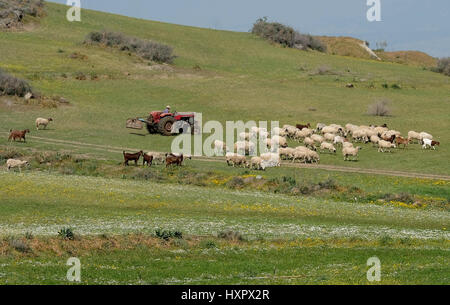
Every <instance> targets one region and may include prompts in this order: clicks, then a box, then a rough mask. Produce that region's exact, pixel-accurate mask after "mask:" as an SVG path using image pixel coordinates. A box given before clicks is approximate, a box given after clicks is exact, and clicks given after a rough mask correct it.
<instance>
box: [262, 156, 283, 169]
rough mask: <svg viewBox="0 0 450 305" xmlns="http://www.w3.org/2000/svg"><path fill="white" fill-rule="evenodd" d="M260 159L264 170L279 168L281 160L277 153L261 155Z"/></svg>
mask: <svg viewBox="0 0 450 305" xmlns="http://www.w3.org/2000/svg"><path fill="white" fill-rule="evenodd" d="M261 159H262V160H263V161H264V168H267V167H279V166H281V158H280V155H279V154H278V153H265V154H261Z"/></svg>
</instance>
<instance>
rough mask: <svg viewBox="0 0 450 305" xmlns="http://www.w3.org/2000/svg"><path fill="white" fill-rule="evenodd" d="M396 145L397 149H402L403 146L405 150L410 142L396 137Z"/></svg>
mask: <svg viewBox="0 0 450 305" xmlns="http://www.w3.org/2000/svg"><path fill="white" fill-rule="evenodd" d="M395 144H397V147H400V145H401V144H403V148H406V146H408V144H409V140H408V139H405V138H402V137H396V138H395Z"/></svg>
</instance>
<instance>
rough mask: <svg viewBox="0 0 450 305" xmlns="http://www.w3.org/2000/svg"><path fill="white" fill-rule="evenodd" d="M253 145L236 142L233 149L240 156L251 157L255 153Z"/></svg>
mask: <svg viewBox="0 0 450 305" xmlns="http://www.w3.org/2000/svg"><path fill="white" fill-rule="evenodd" d="M255 148H256V147H255V144H254V143H253V142H247V141H237V142H236V143H235V144H234V149H235V150H236V151H237V152H238V153H239V154H241V155H253V154H254V152H255Z"/></svg>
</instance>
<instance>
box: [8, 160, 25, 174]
mask: <svg viewBox="0 0 450 305" xmlns="http://www.w3.org/2000/svg"><path fill="white" fill-rule="evenodd" d="M28 164H29V163H28V161H22V160H17V159H8V160H7V161H6V167H7V168H8V171H9V170H10V169H11V168H15V167H18V168H19V171H20V172H22V166H24V165H25V166H27V165H28Z"/></svg>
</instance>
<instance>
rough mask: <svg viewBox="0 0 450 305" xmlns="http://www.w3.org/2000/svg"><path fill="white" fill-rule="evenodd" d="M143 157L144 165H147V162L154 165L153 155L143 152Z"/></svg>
mask: <svg viewBox="0 0 450 305" xmlns="http://www.w3.org/2000/svg"><path fill="white" fill-rule="evenodd" d="M142 157H143V161H142V165H143V166H145V163H147V165H148V166H152V163H153V156H152V155H147V154H143V155H142Z"/></svg>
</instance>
